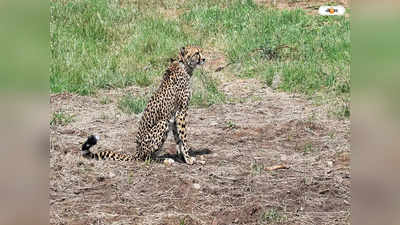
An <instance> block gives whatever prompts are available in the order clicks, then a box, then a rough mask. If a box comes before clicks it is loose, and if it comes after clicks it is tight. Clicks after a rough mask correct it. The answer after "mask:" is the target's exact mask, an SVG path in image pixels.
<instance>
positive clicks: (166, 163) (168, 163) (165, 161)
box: [164, 159, 175, 166]
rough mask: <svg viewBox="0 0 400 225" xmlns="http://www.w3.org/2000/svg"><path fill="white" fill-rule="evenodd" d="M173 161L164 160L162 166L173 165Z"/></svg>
mask: <svg viewBox="0 0 400 225" xmlns="http://www.w3.org/2000/svg"><path fill="white" fill-rule="evenodd" d="M174 162H175V161H174V160H173V159H164V165H166V166H170V165H172V164H174Z"/></svg>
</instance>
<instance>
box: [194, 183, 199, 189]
mask: <svg viewBox="0 0 400 225" xmlns="http://www.w3.org/2000/svg"><path fill="white" fill-rule="evenodd" d="M200 187H201V186H200V184H198V183H195V184H193V188H194V189H200Z"/></svg>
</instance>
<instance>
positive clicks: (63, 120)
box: [50, 111, 75, 126]
mask: <svg viewBox="0 0 400 225" xmlns="http://www.w3.org/2000/svg"><path fill="white" fill-rule="evenodd" d="M74 117H75V116H74V115H69V114H67V113H65V112H64V111H58V112H54V113H53V115H52V118H51V120H50V125H51V126H57V125H61V126H65V125H67V124H70V123H71V122H73V121H74Z"/></svg>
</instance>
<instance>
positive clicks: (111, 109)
mask: <svg viewBox="0 0 400 225" xmlns="http://www.w3.org/2000/svg"><path fill="white" fill-rule="evenodd" d="M240 86H242V87H243V88H240ZM244 87H246V88H244ZM223 89H224V91H225V92H226V93H227V95H229V94H231V95H232V96H236V97H238V98H239V97H240V98H243V97H246V96H247V97H248V99H251V101H246V102H244V103H235V104H223V105H213V106H211V107H209V108H192V109H191V110H190V112H189V127H188V129H189V140H190V143H191V146H192V147H193V149H194V150H193V154H194V155H196V157H197V158H201V159H203V160H205V161H206V164H205V165H200V164H196V165H193V166H189V165H186V164H183V163H179V162H176V163H174V164H173V165H169V166H167V165H164V164H162V163H156V162H151V163H145V162H142V161H138V162H133V163H124V162H112V161H92V160H87V159H84V158H82V157H81V156H80V151H79V147H80V143H82V142H83V141H84V140H85V138H86V137H87V136H88V135H89V134H97V135H100V136H101V140H100V142H99V144H98V145H97V146H96V147H95V148H94V149H93V150H94V151H100V150H104V149H113V150H115V151H128V152H129V151H134V149H135V144H134V138H135V134H136V131H137V122H138V120H139V116H137V115H127V114H124V113H122V112H121V111H120V110H119V109H118V108H117V99H118V98H119V97H120V96H122V95H124V94H126V93H128V92H131V93H132V94H133V95H135V94H140V95H143V93H140V91H143V89H139V88H134V87H132V88H128V89H123V90H122V89H121V90H108V91H102V92H101V93H99V94H98V96H94V97H85V96H77V95H74V94H56V95H52V96H51V111H52V112H55V111H57V110H63V111H64V112H67V113H70V114H73V115H75V117H74V121H73V122H72V123H70V124H68V125H66V126H54V127H51V136H50V140H51V148H50V184H49V201H50V223H51V224H166V225H172V224H174V225H176V224H185V225H187V224H196V225H197V224H221V225H222V224H350V205H349V204H350V203H349V202H350V201H351V196H350V177H351V176H350V168H349V160H350V144H349V143H350V140H349V139H350V133H349V126H350V124H349V121H347V120H336V119H331V118H328V117H327V116H326V115H327V113H326V108H324V107H321V106H318V107H317V106H314V105H313V104H312V103H311V102H309V101H307V100H305V98H303V97H301V96H296V95H289V94H285V93H277V92H274V91H272V90H271V89H270V88H268V87H265V86H264V85H263V84H262V83H259V82H258V81H257V80H247V83H246V84H245V83H244V81H240V82H239V81H237V82H234V81H232V82H230V83H229V82H228V83H226V84H225V85H224V87H223ZM104 96H109V97H110V98H111V99H112V102H111V103H109V104H101V103H100V99H102V98H103V97H104ZM164 152H165V153H167V154H171V155H173V154H175V146H174V144H173V140H172V138H169V139H168V140H167V143H166V144H165V145H164ZM278 164H283V165H286V166H288V167H289V168H288V169H278V170H273V171H268V170H266V169H265V168H267V167H270V166H274V165H278Z"/></svg>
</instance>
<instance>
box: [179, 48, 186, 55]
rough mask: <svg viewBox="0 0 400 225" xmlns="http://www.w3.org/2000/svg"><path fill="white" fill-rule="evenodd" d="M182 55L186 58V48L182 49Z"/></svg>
mask: <svg viewBox="0 0 400 225" xmlns="http://www.w3.org/2000/svg"><path fill="white" fill-rule="evenodd" d="M180 54H181V56H182V57H185V54H186V49H185V47H182V48H181V49H180Z"/></svg>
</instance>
